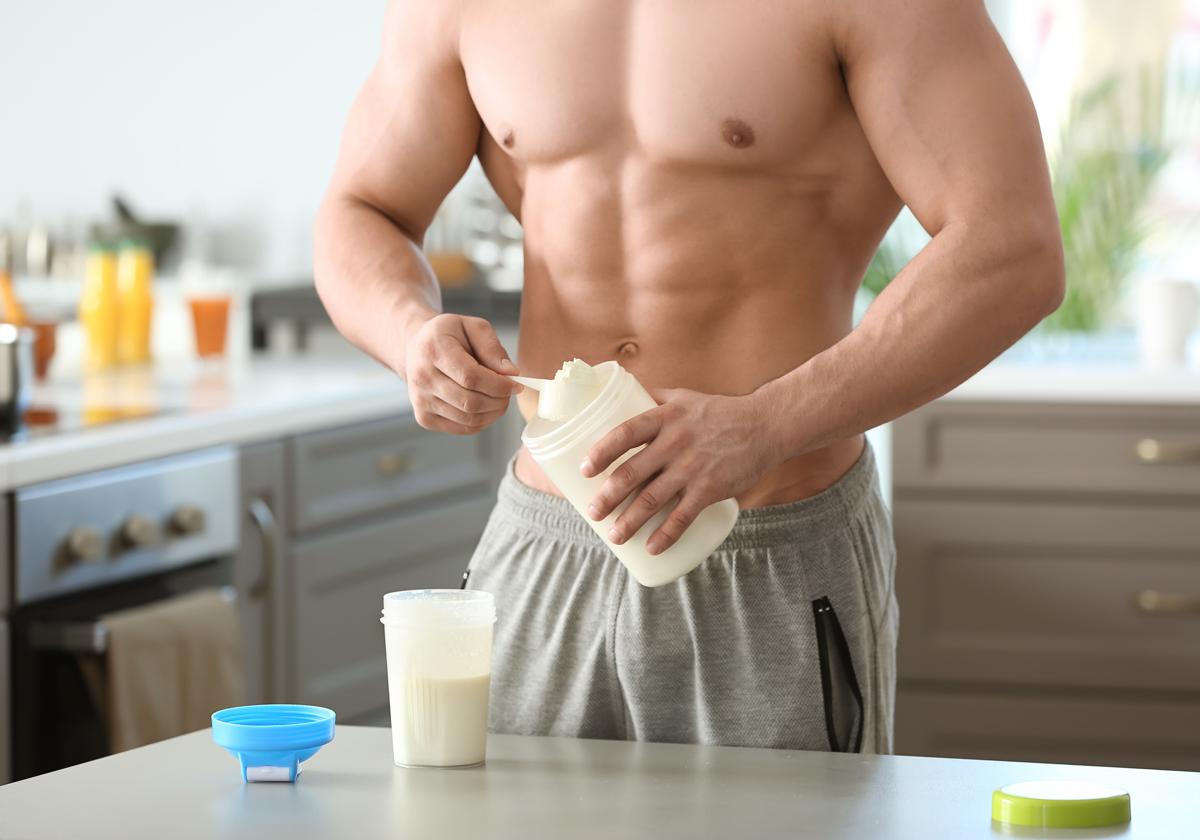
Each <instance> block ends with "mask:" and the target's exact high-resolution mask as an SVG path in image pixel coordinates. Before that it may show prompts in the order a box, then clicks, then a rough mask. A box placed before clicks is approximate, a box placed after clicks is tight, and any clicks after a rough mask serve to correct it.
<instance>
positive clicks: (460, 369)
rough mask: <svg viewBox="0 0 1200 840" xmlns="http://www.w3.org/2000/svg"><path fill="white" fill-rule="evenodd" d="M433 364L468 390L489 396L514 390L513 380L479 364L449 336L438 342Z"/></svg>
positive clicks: (503, 395)
mask: <svg viewBox="0 0 1200 840" xmlns="http://www.w3.org/2000/svg"><path fill="white" fill-rule="evenodd" d="M435 364H436V366H437V369H438V370H440V371H441V372H442V373H444V374H446V375H447V376H449V377H450V378H451V379H453V380H454V381H455V382H457V383H458V384H459V385H460V386H462V387H463V388H466V389H467V390H468V391H478V392H479V393H481V394H487V395H488V396H489V397H507V396H510V395H511V394H512V393H513V392H514V391H515V390H516V387H515V386H516V383H515V382H513V381H512V380H511V379H509V378H508V377H507V376H501V375H500V374H498V373H496V372H495V371H494V370H489V369H488V368H486V367H484V366H483V365H481V364H479V362H478V361H476V359H475V357H474V356H472V355H471V354H470V353H468V352H467V348H465V347H463V346H462V345H461V344H459V343H458V342H457V341H456V340H455V339H454V338H452V337H450V336H446V337H445V338H444V339H443V340H442V341H440V342H439V343H438V345H437V356H436V361H435Z"/></svg>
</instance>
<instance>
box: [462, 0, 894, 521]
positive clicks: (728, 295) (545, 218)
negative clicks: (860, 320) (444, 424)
mask: <svg viewBox="0 0 1200 840" xmlns="http://www.w3.org/2000/svg"><path fill="white" fill-rule="evenodd" d="M823 8H824V5H823V4H807V3H800V2H798V0H781V1H780V2H770V3H761V4H758V3H756V4H750V5H744V4H739V3H735V2H732V0H700V2H696V1H695V0H663V1H661V2H660V0H654V2H648V0H623V1H622V2H616V3H608V2H601V0H591V2H587V1H586V0H582V1H581V2H574V3H564V2H559V3H542V2H537V0H487V2H483V1H482V0H467V2H466V6H465V10H464V16H463V18H462V29H461V36H460V48H461V58H462V63H463V67H464V71H465V74H466V80H467V84H468V87H469V89H470V93H471V97H472V99H473V101H474V103H475V107H476V109H477V110H478V113H479V115H480V117H481V118H482V120H483V123H484V131H483V133H482V135H481V139H480V144H479V156H480V159H481V160H482V162H483V164H484V168H485V171H486V172H487V175H488V177H489V179H490V180H491V182H492V184H493V185H494V186H495V187H496V190H497V192H498V193H499V195H500V197H501V198H502V200H503V201H504V202H505V203H506V205H507V206H508V207H509V209H510V210H511V211H512V212H513V213H514V214H515V215H516V216H517V217H518V218H519V219H520V220H521V222H522V225H523V227H524V230H525V253H526V257H525V294H524V298H523V303H522V314H521V340H520V357H519V360H518V362H519V366H520V368H521V371H522V372H523V373H525V374H527V375H532V376H549V375H551V374H552V373H553V371H554V369H555V368H557V366H558V365H559V364H560V363H561V362H562V361H563V360H564V359H566V358H571V357H573V356H579V357H581V358H583V359H585V360H586V361H589V362H597V361H600V360H603V359H610V358H611V359H617V360H618V361H620V362H621V364H622V365H624V366H625V367H626V368H628V369H629V370H630V371H631V372H633V373H634V374H635V375H637V377H638V378H639V379H640V380H641V381H642V382H643V383H644V384H646V385H648V386H652V387H654V386H658V387H684V388H692V389H695V390H698V391H703V392H706V393H714V394H744V393H749V392H750V391H753V390H754V389H755V388H757V387H758V386H759V385H761V384H762V383H764V382H766V381H768V380H770V379H773V378H776V377H778V376H781V375H783V374H784V373H786V372H788V371H789V370H791V369H793V368H795V367H796V366H798V365H800V364H802V363H803V362H805V361H806V360H807V359H809V358H810V357H812V356H814V355H816V354H817V353H819V352H821V351H822V350H824V349H825V348H827V347H829V346H830V345H831V344H833V343H835V342H837V341H838V340H839V339H840V338H842V337H843V336H844V335H845V334H846V333H847V332H848V331H849V329H850V327H851V313H852V308H853V300H854V294H855V291H856V289H857V287H858V285H859V283H860V281H861V278H862V275H863V272H864V270H865V269H866V266H867V264H868V262H869V261H870V257H871V255H872V253H873V252H874V250H875V248H876V247H877V245H878V242H879V240H880V238H881V237H882V235H883V234H884V232H885V231H886V229H887V227H888V225H889V224H890V223H891V221H892V220H893V219H894V218H895V215H896V213H897V211H898V209H899V207H900V201H899V199H898V198H897V197H896V194H895V192H894V191H893V190H892V188H891V186H890V185H889V183H888V181H887V179H886V177H885V176H884V174H883V172H882V170H881V169H880V167H879V164H878V163H877V161H876V159H875V156H874V154H873V153H872V151H871V149H870V147H869V145H868V143H867V141H866V138H865V137H864V135H863V132H862V130H861V128H860V126H859V124H858V120H857V118H856V117H855V114H854V111H853V109H852V107H851V104H850V101H849V98H848V95H847V93H846V86H845V83H844V80H843V78H842V75H841V69H840V65H839V63H838V60H837V55H836V51H835V48H834V38H833V37H832V35H831V31H832V30H833V22H832V21H830V20H827V19H826V18H825V17H824V16H823V15H824V12H822V11H819V10H820V9H823ZM860 451H861V440H859V439H853V440H846V441H840V442H837V443H835V444H832V445H831V446H828V447H825V448H824V449H821V450H816V451H814V452H810V453H807V454H805V455H803V456H800V457H798V458H793V459H791V460H790V461H788V462H785V463H784V464H783V465H782V466H780V467H778V468H776V469H775V470H773V471H771V472H770V473H768V474H767V475H766V476H764V478H763V479H762V481H761V482H760V483H759V485H758V486H757V487H755V488H754V489H753V490H751V491H750V492H749V493H747V494H745V495H744V496H743V498H741V499H739V501H740V502H741V503H742V504H743V506H755V505H762V504H773V503H778V502H784V501H790V500H793V499H798V498H803V497H806V496H810V495H813V494H814V493H817V492H819V491H821V490H823V489H824V488H825V487H827V486H829V485H830V484H832V483H833V482H834V481H835V480H836V479H837V478H838V477H839V476H840V475H842V474H843V473H844V472H845V471H846V470H847V469H849V468H850V466H851V465H852V464H853V463H854V461H855V459H856V458H857V457H858V454H859V453H860ZM517 468H518V476H519V477H520V478H521V479H522V480H523V481H525V482H526V483H528V484H530V485H532V486H534V487H537V488H539V489H544V490H547V491H550V492H555V491H554V488H553V485H551V484H550V482H549V481H548V479H547V478H546V477H545V476H544V474H542V473H541V471H540V470H539V469H538V468H537V466H536V465H535V464H534V463H533V462H532V459H531V458H530V457H529V456H528V453H526V452H524V451H522V453H521V455H520V457H519V459H518V465H517Z"/></svg>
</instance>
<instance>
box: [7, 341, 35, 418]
mask: <svg viewBox="0 0 1200 840" xmlns="http://www.w3.org/2000/svg"><path fill="white" fill-rule="evenodd" d="M32 384H33V330H27V329H23V328H21V327H15V326H13V325H12V324H0V426H2V427H3V428H8V429H11V428H13V427H15V426H17V425H19V424H20V422H21V416H22V415H23V414H24V413H25V409H27V408H29V401H30V393H31V389H32Z"/></svg>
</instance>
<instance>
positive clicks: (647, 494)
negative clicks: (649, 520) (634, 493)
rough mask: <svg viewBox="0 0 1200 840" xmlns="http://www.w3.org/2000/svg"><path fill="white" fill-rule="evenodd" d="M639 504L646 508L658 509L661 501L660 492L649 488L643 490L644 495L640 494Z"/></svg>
mask: <svg viewBox="0 0 1200 840" xmlns="http://www.w3.org/2000/svg"><path fill="white" fill-rule="evenodd" d="M638 504H639V505H641V506H642V507H643V508H644V509H646V510H658V508H659V506H660V504H661V502H660V500H659V498H658V494H657V493H656V492H655V491H653V490H651V489H649V488H647V489H645V490H643V491H642V495H640V496H638Z"/></svg>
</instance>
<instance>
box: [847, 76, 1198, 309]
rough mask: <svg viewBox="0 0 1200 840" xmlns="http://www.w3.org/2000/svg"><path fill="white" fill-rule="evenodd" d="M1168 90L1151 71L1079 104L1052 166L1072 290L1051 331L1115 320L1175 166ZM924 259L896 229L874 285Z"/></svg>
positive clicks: (1110, 83) (1105, 83) (1095, 91)
mask: <svg viewBox="0 0 1200 840" xmlns="http://www.w3.org/2000/svg"><path fill="white" fill-rule="evenodd" d="M1164 91H1165V87H1164V85H1163V83H1162V75H1161V74H1160V73H1156V72H1153V71H1149V70H1143V71H1142V72H1140V73H1138V74H1135V75H1133V76H1125V77H1118V76H1115V75H1114V76H1110V77H1107V78H1105V79H1103V80H1102V81H1100V82H1099V83H1097V84H1094V85H1092V86H1091V87H1089V88H1087V89H1085V90H1084V91H1081V92H1080V93H1078V94H1076V95H1075V97H1074V98H1073V99H1072V101H1071V104H1070V107H1069V110H1068V113H1067V117H1066V120H1065V122H1064V124H1063V130H1062V133H1061V135H1060V138H1059V143H1058V148H1057V149H1056V150H1055V156H1054V164H1053V167H1052V168H1053V190H1054V199H1055V202H1056V204H1057V206H1058V215H1059V223H1060V226H1061V228H1062V237H1063V250H1064V256H1065V260H1066V274H1067V292H1066V296H1065V298H1064V300H1063V304H1062V306H1061V307H1059V309H1058V310H1057V311H1056V312H1055V313H1053V314H1052V315H1051V316H1050V317H1048V318H1047V319H1046V320H1045V321H1043V326H1044V328H1045V329H1048V330H1060V331H1090V330H1096V329H1098V328H1099V327H1101V326H1102V325H1103V324H1104V323H1105V321H1106V320H1107V318H1108V317H1109V316H1110V314H1111V312H1112V309H1113V307H1114V305H1115V303H1116V301H1117V299H1118V297H1119V295H1120V293H1121V289H1122V287H1123V285H1124V283H1125V281H1126V279H1127V277H1128V276H1129V273H1130V271H1131V270H1132V268H1133V263H1134V259H1135V258H1136V255H1137V251H1138V248H1139V246H1140V245H1141V244H1142V242H1143V241H1144V239H1145V237H1146V234H1147V232H1148V228H1147V226H1146V224H1145V223H1144V219H1143V209H1144V206H1145V203H1146V199H1147V197H1148V196H1149V194H1150V191H1151V189H1152V187H1153V186H1154V182H1155V179H1156V177H1157V176H1158V174H1159V173H1160V171H1161V170H1162V168H1163V166H1164V164H1165V163H1166V162H1167V160H1168V159H1169V158H1170V149H1169V148H1168V144H1167V142H1166V140H1165V139H1164V135H1165V130H1164V125H1165V122H1164V117H1166V116H1167V115H1166V114H1165V108H1164V104H1165V98H1166V97H1165V95H1164ZM1190 92H1191V89H1190V87H1189V88H1187V89H1182V90H1181V91H1180V90H1177V91H1176V93H1178V94H1180V96H1181V97H1182V96H1184V94H1187V96H1186V99H1185V104H1186V103H1187V102H1190V101H1191V99H1192V97H1191V96H1190ZM915 253H916V249H914V248H911V247H908V242H907V241H906V237H904V236H902V235H900V232H899V231H898V230H897V228H896V227H893V228H892V230H891V231H889V232H888V235H887V236H886V237H884V240H883V242H882V243H881V244H880V246H879V250H878V251H876V253H875V256H874V257H873V258H872V260H871V264H870V265H869V266H868V268H867V272H866V275H865V277H864V278H863V285H864V287H865V288H866V289H867V290H868V291H870V292H872V293H873V294H876V295H877V294H879V292H881V291H882V290H883V288H884V287H885V286H887V284H888V283H889V282H891V280H892V279H893V278H894V277H895V276H896V275H897V274H898V273H899V272H900V270H901V269H902V268H903V267H904V265H905V263H907V262H908V260H909V259H911V258H912V256H913V255H914V254H915Z"/></svg>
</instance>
